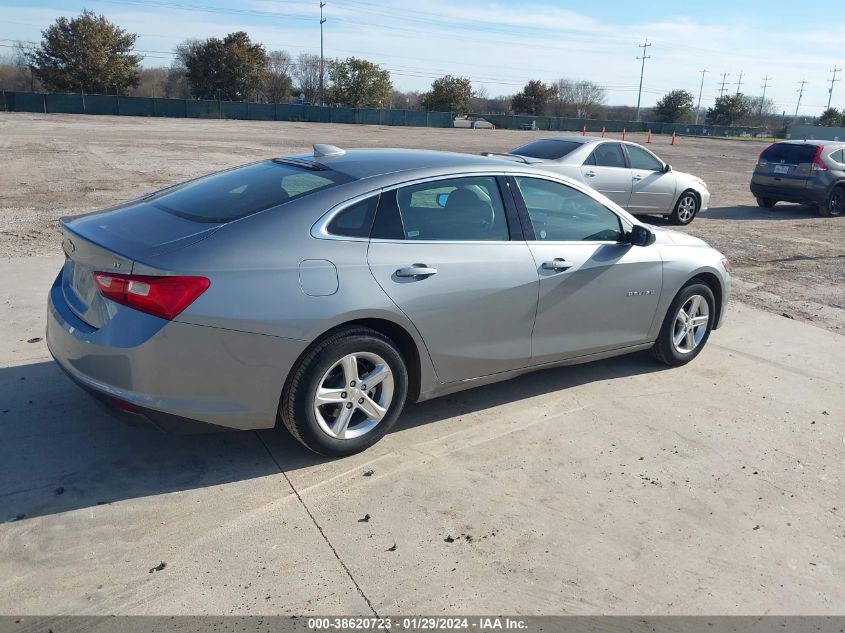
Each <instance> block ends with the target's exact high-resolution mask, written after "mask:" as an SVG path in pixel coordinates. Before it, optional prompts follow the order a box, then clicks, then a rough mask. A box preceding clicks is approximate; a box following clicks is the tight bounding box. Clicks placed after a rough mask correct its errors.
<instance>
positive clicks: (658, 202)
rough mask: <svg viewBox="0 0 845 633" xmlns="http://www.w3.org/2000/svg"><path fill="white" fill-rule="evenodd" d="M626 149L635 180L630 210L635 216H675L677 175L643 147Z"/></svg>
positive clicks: (627, 146)
mask: <svg viewBox="0 0 845 633" xmlns="http://www.w3.org/2000/svg"><path fill="white" fill-rule="evenodd" d="M625 149H626V151H627V152H628V161H629V162H630V164H631V179H632V181H633V189H632V191H631V200H630V201H629V202H628V207H627V209H628V211H630V212H631V213H634V214H636V213H660V214H667V213H671V212H672V203H673V202H674V201H675V187H676V181H677V177H676V176H675V173H674V172H672V171H665V167H664V164H663V162H662V161H661V160H660V159H658V158H657V157H656V156H655V155H654V154H652V153H651V152H649V151H648V150H645V149H643V148H642V147H638V146H636V145H625Z"/></svg>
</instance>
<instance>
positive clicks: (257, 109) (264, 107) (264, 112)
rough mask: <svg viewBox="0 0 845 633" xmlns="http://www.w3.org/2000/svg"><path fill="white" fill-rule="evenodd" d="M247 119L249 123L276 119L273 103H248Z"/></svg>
mask: <svg viewBox="0 0 845 633" xmlns="http://www.w3.org/2000/svg"><path fill="white" fill-rule="evenodd" d="M249 118H250V120H251V121H272V120H274V119H275V118H276V104H275V103H250V104H249Z"/></svg>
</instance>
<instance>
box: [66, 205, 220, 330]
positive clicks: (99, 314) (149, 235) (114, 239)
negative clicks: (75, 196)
mask: <svg viewBox="0 0 845 633" xmlns="http://www.w3.org/2000/svg"><path fill="white" fill-rule="evenodd" d="M59 226H60V229H61V232H62V248H63V250H64V252H65V264H64V267H63V269H62V292H63V294H64V297H65V300H66V301H67V303H68V306H69V307H70V309H71V310H73V312H74V314H76V316H78V317H79V318H80V319H82V320H83V321H85V322H86V323H87V324H88V325H90V326H92V327H95V328H101V327H103V326H104V325H106V324H107V323H108V322H109V320H110V319H111V317H112V316H113V315H114V312H115V304H113V303H112V302H110V301H109V300H108V299H106V298H105V297H103V296H102V294H100V291H99V290H98V288H97V285H96V284H95V283H94V278H93V273H94V272H96V271H103V272H112V273H121V274H127V275H128V274H130V273H131V272H132V268H133V265H134V263H135V262H136V261H139V260H145V259H148V258H150V257H153V256H155V255H159V254H161V253H165V252H169V251H173V250H176V249H179V248H184V247H185V246H188V245H190V244H194V243H196V242H198V241H200V240H202V239H205V238H206V237H208V236H209V235H211V234H212V233H214V232H215V231H216V230H217V229H218V228H220V226H222V224H219V223H206V222H194V221H192V220H188V219H185V218H182V217H179V216H176V215H173V214H172V213H168V212H166V211H163V210H161V209H157V208H156V207H154V206H151V205H149V204H145V203H144V202H135V203H130V204H128V205H125V206H121V207H117V208H115V209H110V210H107V211H99V212H95V213H89V214H86V215H81V216H76V217H67V218H62V219H61V220H60V221H59Z"/></svg>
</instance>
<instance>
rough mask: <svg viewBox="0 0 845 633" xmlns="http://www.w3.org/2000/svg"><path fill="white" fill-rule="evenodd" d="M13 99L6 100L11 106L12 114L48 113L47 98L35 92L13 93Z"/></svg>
mask: <svg viewBox="0 0 845 633" xmlns="http://www.w3.org/2000/svg"><path fill="white" fill-rule="evenodd" d="M7 94H11V99H9V97H8V96H7V97H6V99H7V100H8V103H9V104H10V105H11V108H10V109H9V111H10V112H46V111H47V110H46V108H47V105H46V103H47V102H46V97H45V95H43V94H37V93H34V92H12V93H7Z"/></svg>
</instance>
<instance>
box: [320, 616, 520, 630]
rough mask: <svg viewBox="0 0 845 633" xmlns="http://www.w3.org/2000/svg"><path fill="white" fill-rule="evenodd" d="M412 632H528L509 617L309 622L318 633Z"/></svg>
mask: <svg viewBox="0 0 845 633" xmlns="http://www.w3.org/2000/svg"><path fill="white" fill-rule="evenodd" d="M394 627H395V628H397V629H398V630H410V631H420V630H423V631H426V630H427V631H440V630H443V631H445V630H477V631H492V630H516V631H518V630H522V629H525V628H527V623H526V621H525V620H523V619H520V618H508V617H477V618H466V617H455V618H449V617H425V616H420V617H405V618H402V619H401V620H396V621H394V619H393V618H390V617H345V618H343V617H341V618H309V619H308V628H309V629H312V630H315V631H323V630H325V631H351V630H355V631H361V630H364V631H366V630H375V631H379V630H382V631H389V630H391V629H393V628H394Z"/></svg>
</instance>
